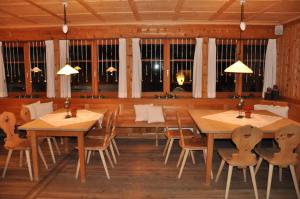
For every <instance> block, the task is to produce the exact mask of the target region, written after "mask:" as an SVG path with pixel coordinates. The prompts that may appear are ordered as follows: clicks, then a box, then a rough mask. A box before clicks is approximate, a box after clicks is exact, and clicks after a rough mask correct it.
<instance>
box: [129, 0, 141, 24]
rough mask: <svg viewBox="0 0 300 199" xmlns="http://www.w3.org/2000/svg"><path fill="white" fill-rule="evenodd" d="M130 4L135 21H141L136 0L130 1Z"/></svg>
mask: <svg viewBox="0 0 300 199" xmlns="http://www.w3.org/2000/svg"><path fill="white" fill-rule="evenodd" d="M128 4H129V6H130V9H131V11H132V13H133V16H134V18H135V20H137V21H141V16H140V14H139V11H138V9H137V7H136V4H135V2H134V0H128Z"/></svg>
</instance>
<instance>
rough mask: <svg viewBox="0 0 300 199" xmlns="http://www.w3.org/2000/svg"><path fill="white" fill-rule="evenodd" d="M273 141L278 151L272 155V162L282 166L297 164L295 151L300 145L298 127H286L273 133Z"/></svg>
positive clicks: (299, 127) (299, 128)
mask: <svg viewBox="0 0 300 199" xmlns="http://www.w3.org/2000/svg"><path fill="white" fill-rule="evenodd" d="M275 140H276V142H277V143H278V146H279V148H280V151H279V152H278V153H274V156H273V159H272V161H274V162H276V163H277V164H279V165H282V166H288V165H290V164H296V163H297V153H295V149H296V147H297V146H298V144H299V143H300V126H296V125H288V126H285V127H283V128H281V129H280V130H278V131H277V132H276V133H275Z"/></svg>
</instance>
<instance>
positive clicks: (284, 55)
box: [277, 21, 300, 100]
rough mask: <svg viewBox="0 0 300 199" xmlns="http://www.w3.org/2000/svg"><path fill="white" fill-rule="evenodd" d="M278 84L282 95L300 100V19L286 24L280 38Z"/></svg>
mask: <svg viewBox="0 0 300 199" xmlns="http://www.w3.org/2000/svg"><path fill="white" fill-rule="evenodd" d="M277 84H278V86H279V89H280V94H281V96H283V97H285V98H289V99H294V100H300V21H298V23H291V24H288V25H286V26H285V27H284V34H283V36H282V37H280V38H279V39H278V64H277Z"/></svg>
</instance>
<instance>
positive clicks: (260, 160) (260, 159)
mask: <svg viewBox="0 0 300 199" xmlns="http://www.w3.org/2000/svg"><path fill="white" fill-rule="evenodd" d="M262 160H263V159H262V157H259V159H258V162H257V164H256V166H255V171H254V173H255V175H256V174H257V172H258V169H259V167H260V165H261V162H262Z"/></svg>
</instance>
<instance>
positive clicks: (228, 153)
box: [218, 148, 257, 168]
mask: <svg viewBox="0 0 300 199" xmlns="http://www.w3.org/2000/svg"><path fill="white" fill-rule="evenodd" d="M218 153H219V155H220V156H221V158H222V159H223V160H224V161H225V162H227V163H228V164H230V165H232V166H237V167H240V168H245V167H248V166H254V165H256V163H257V161H256V158H255V157H254V158H253V159H252V160H244V159H242V158H238V159H235V160H234V159H232V154H234V153H238V150H237V149H235V148H225V149H219V150H218ZM253 156H255V155H254V154H253Z"/></svg>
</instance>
